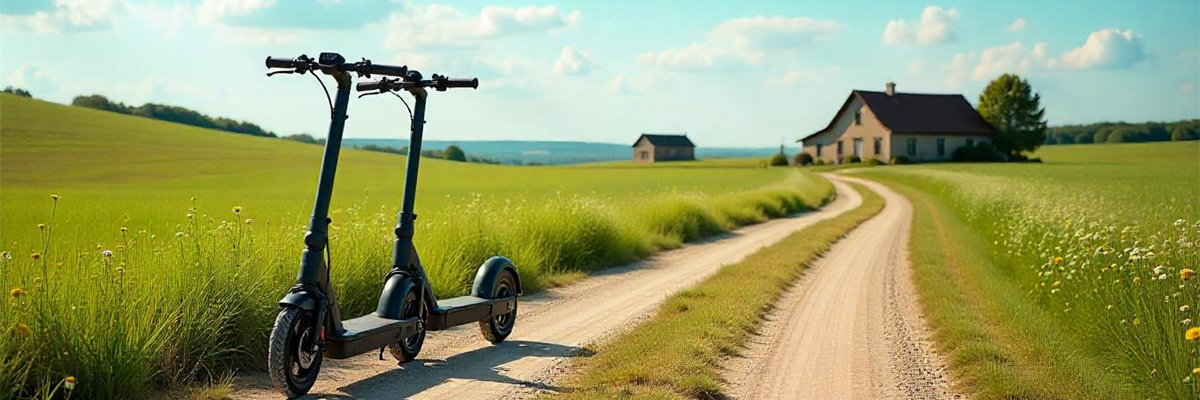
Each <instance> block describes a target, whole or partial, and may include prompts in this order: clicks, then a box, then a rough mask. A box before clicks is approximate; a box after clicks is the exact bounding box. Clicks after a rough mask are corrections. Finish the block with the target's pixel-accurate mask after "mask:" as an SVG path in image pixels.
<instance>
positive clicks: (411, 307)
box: [387, 286, 429, 364]
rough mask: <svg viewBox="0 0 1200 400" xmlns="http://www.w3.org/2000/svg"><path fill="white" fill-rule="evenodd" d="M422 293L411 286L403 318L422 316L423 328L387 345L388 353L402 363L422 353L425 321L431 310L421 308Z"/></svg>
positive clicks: (405, 296)
mask: <svg viewBox="0 0 1200 400" xmlns="http://www.w3.org/2000/svg"><path fill="white" fill-rule="evenodd" d="M420 295H421V294H420V292H418V291H417V287H416V286H412V287H410V289H409V291H408V293H406V294H405V295H404V311H403V312H402V313H401V318H404V319H408V318H413V317H420V318H421V325H420V326H421V329H420V330H419V331H418V332H417V333H416V334H414V335H412V336H410V337H408V338H407V339H404V340H401V341H399V342H396V343H392V344H389V345H388V346H387V350H388V354H391V355H392V358H395V359H396V361H397V362H399V363H401V364H403V363H406V362H409V361H412V360H415V359H417V354H420V353H421V347H422V346H424V344H425V322H426V321H428V315H429V312H428V311H427V310H422V309H421V299H420V297H418V296H420Z"/></svg>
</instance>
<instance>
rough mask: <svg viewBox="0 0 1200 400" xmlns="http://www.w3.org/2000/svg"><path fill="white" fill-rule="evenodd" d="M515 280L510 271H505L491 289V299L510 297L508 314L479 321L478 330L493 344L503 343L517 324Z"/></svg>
mask: <svg viewBox="0 0 1200 400" xmlns="http://www.w3.org/2000/svg"><path fill="white" fill-rule="evenodd" d="M516 293H517V278H516V277H515V276H513V273H512V271H508V270H505V271H504V272H501V273H500V276H499V277H498V278H497V279H496V284H495V286H493V287H492V298H493V299H502V298H505V297H512V298H513V302H512V307H511V308H509V312H508V314H504V315H498V316H495V317H491V318H488V319H487V320H486V321H479V330H480V331H481V332H483V338H484V339H487V341H489V342H492V343H493V344H496V343H500V342H503V341H504V339H505V338H508V335H510V334H512V331H513V326H514V325H516V323H517V296H516Z"/></svg>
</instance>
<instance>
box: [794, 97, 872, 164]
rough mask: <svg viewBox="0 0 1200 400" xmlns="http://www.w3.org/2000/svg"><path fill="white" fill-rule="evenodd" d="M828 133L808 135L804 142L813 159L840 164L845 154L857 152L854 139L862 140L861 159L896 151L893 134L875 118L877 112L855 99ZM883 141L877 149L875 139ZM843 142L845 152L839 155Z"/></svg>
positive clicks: (804, 146) (806, 151)
mask: <svg viewBox="0 0 1200 400" xmlns="http://www.w3.org/2000/svg"><path fill="white" fill-rule="evenodd" d="M855 111H858V112H860V113H861V114H860V118H859V122H860V123H859V124H855V123H854V112H855ZM836 118H837V119H836V120H835V121H834V123H833V126H832V127H830V130H829V131H828V132H825V133H822V134H819V135H815V136H811V137H808V138H805V139H804V141H803V142H802V143H801V145H802V146H803V151H804V152H805V153H808V155H810V156H812V157H813V160H818V159H820V160H825V162H826V163H840V162H841V161H842V157H843V156H847V155H853V154H854V139H862V150H863V151H862V154H858V157H859V158H862V159H864V160H865V159H867V158H877V159H879V160H880V161H885V162H886V161H889V160H891V153H890V151H891V150H893V148H894V147H893V145H892V140H891V138H890V136H891V135H889V134H888V129H887V127H885V126H883V124H882V123H880V122H879V119H878V118H875V114H874V113H872V112H871V110H870V109H869V108H867V107H865V106H864V105H863V103H862V101H861V100H859V99H858V98H854V99H852V100H850V105H848V106H846V110H845V111H844V112H842V114H841V115H838V116H837V117H836ZM876 138H878V139H879V140H881V141H882V142H881V144H880V151H879V152H878V153H876V152H875V147H874V140H875V139H876ZM838 141H842V142H843V146H844V147H843V149H844V150H843V154H842V155H840V156H839V155H838V154H837V142H838ZM818 144H819V145H822V146H823V149H822V150H821V155H820V156H819V157H818V156H817V145H818Z"/></svg>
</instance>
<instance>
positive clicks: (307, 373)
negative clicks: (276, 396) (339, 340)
mask: <svg viewBox="0 0 1200 400" xmlns="http://www.w3.org/2000/svg"><path fill="white" fill-rule="evenodd" d="M315 314H316V313H314V312H312V311H305V310H301V309H299V308H295V307H284V309H283V310H280V311H279V316H277V317H276V318H275V328H274V329H272V330H271V343H270V348H269V349H268V351H267V369H268V370H269V371H270V373H271V383H272V384H274V385H275V389H276V390H278V391H279V392H280V393H283V395H285V396H287V397H288V398H295V397H300V396H303V395H305V394H307V393H308V391H309V389H312V386H313V383H314V382H316V380H317V373H318V372H319V371H320V370H321V360H322V358H323V354H322V352H321V351H320V350H319V349H314V348H313V344H314V343H315V341H316V340H317V338H316V337H314V335H316V334H319V332H320V329H319V328H318V327H316V324H317V321H316V319H317V318H316V315H315ZM314 328H318V329H314Z"/></svg>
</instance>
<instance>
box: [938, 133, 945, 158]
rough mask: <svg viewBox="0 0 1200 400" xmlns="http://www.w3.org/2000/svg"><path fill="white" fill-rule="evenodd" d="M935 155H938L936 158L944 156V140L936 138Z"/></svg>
mask: <svg viewBox="0 0 1200 400" xmlns="http://www.w3.org/2000/svg"><path fill="white" fill-rule="evenodd" d="M937 153H938V157H945V156H946V139H942V138H938V140H937Z"/></svg>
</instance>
